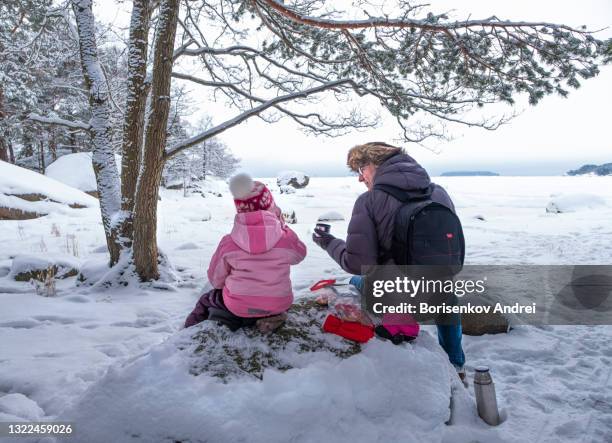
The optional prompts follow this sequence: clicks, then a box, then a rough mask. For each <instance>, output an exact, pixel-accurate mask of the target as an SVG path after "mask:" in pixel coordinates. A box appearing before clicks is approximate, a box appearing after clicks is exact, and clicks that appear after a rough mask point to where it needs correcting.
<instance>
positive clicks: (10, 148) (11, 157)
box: [6, 139, 15, 164]
mask: <svg viewBox="0 0 612 443" xmlns="http://www.w3.org/2000/svg"><path fill="white" fill-rule="evenodd" d="M6 143H7V145H8V151H9V161H10V162H11V163H13V164H15V151H14V150H13V142H12V141H11V139H7V141H6Z"/></svg>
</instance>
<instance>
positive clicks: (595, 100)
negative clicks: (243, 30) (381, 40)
mask: <svg viewBox="0 0 612 443" xmlns="http://www.w3.org/2000/svg"><path fill="white" fill-rule="evenodd" d="M429 3H430V4H431V10H432V11H433V12H434V13H439V12H444V11H451V10H452V14H453V17H454V18H458V19H462V18H467V17H468V15H470V14H471V18H473V19H475V18H486V17H489V16H491V15H496V16H497V17H499V18H500V19H515V20H529V21H536V20H537V21H548V22H556V23H564V24H568V25H572V26H576V27H577V26H580V25H583V24H584V25H587V27H588V28H589V29H591V30H594V29H601V28H606V27H609V26H611V25H612V1H611V0H582V1H579V2H578V1H575V0H572V1H569V0H557V1H554V0H539V1H533V0H513V1H506V2H492V1H490V0H489V1H485V0H461V2H457V1H452V0H431V1H430V2H429ZM100 4H101V3H100V1H99V0H98V4H97V6H98V10H100V9H101V8H100V7H99V5H100ZM103 14H106V15H107V17H106V18H107V20H111V21H112V19H113V16H108V12H105V13H103ZM114 17H115V20H119V19H117V18H116V17H117V16H116V15H115V16H114ZM610 36H612V31H611V30H610V29H606V30H604V31H602V32H601V33H599V34H597V37H599V38H607V37H610ZM196 91H197V89H196V88H195V87H194V92H196ZM192 96H196V97H197V92H196V93H195V94H192ZM194 104H195V105H196V106H197V107H198V108H199V109H201V110H203V111H204V110H206V109H210V104H209V103H206V102H202V103H198V101H197V99H195V101H194ZM611 106H612V66H606V67H603V68H602V72H601V74H600V75H599V76H598V77H597V78H595V79H591V80H588V81H584V82H583V85H582V87H581V88H580V89H578V90H577V91H571V92H570V95H569V97H568V98H566V99H563V98H560V97H557V96H550V97H546V98H545V99H544V100H542V101H541V102H540V104H539V105H538V106H536V107H531V106H528V105H527V104H524V103H523V104H521V105H518V106H516V108H515V110H516V111H518V112H520V115H519V116H518V117H516V118H515V119H514V120H512V121H511V122H510V123H509V124H507V125H506V126H503V127H501V128H500V129H498V130H496V131H486V130H484V129H479V128H466V127H460V128H456V127H455V128H453V130H452V131H451V134H452V136H453V137H454V139H453V140H452V141H450V142H440V143H434V144H432V145H431V146H430V148H433V150H434V151H437V152H436V153H434V152H432V151H431V150H427V149H425V148H423V147H420V146H417V145H409V144H405V145H402V146H404V147H405V148H406V149H407V151H408V152H409V153H410V154H411V155H412V156H413V157H415V158H416V159H417V160H418V161H419V162H421V163H422V164H423V165H424V166H425V167H427V168H428V169H429V171H430V173H431V174H432V175H437V174H439V173H441V172H444V171H452V170H455V171H456V170H491V171H495V172H499V173H501V174H504V175H557V174H562V173H564V172H565V171H567V170H568V169H572V168H577V167H579V166H580V165H582V164H584V163H604V162H612V141H611V131H610V126H611V124H610V116H611V115H612V113H611V112H610V107H611ZM485 110H486V111H489V110H487V108H485ZM490 111H491V112H493V111H497V110H496V109H490ZM507 111H511V109H507ZM213 112H214V110H213ZM213 115H214V114H213ZM383 115H384V114H383ZM385 120H387V119H383V122H382V124H381V126H380V127H379V128H376V129H373V130H368V131H366V132H357V131H355V132H354V133H352V134H350V135H347V136H343V137H338V138H332V139H330V138H327V137H314V136H307V135H304V134H303V133H301V132H300V130H299V129H298V127H297V126H296V125H295V124H293V123H291V122H290V121H288V120H283V121H281V122H279V123H275V124H274V125H268V124H266V123H263V122H261V121H259V120H258V119H251V120H250V121H249V122H247V123H246V124H242V125H240V126H238V127H236V128H233V129H231V130H229V131H227V132H225V133H224V134H223V135H222V136H221V138H222V140H223V141H225V142H226V143H227V144H228V145H229V147H230V148H231V149H232V151H233V152H234V153H235V154H236V155H237V156H239V157H240V158H241V159H242V167H243V169H244V170H246V171H248V172H250V173H252V174H253V175H256V176H273V175H275V174H276V173H277V172H278V171H280V170H283V169H298V170H302V171H305V172H306V173H310V174H312V175H344V174H345V173H346V171H347V170H346V167H345V159H346V151H347V150H348V149H349V148H350V147H351V146H353V145H355V144H358V143H363V142H368V141H375V140H379V141H389V142H392V141H393V140H394V139H397V137H398V134H399V131H398V128H397V126H396V125H394V124H393V122H392V121H391V120H390V119H388V121H385Z"/></svg>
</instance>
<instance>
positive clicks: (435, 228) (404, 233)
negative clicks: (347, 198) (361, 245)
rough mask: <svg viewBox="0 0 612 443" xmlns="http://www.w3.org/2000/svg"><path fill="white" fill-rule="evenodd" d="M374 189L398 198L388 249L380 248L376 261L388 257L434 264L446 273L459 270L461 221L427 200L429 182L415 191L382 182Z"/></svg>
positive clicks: (413, 263)
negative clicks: (425, 186) (391, 237)
mask: <svg viewBox="0 0 612 443" xmlns="http://www.w3.org/2000/svg"><path fill="white" fill-rule="evenodd" d="M374 189H378V190H380V191H383V192H385V193H387V194H389V195H391V196H392V197H394V198H395V199H397V200H399V201H400V202H402V206H400V208H399V209H398V210H397V212H396V213H395V223H394V228H393V241H392V243H391V245H392V246H391V250H390V251H383V253H382V254H381V255H380V256H379V261H378V263H379V264H384V263H385V262H387V261H388V259H390V258H392V259H393V261H394V262H395V264H396V265H411V266H435V267H436V268H437V269H444V270H445V272H444V274H446V275H455V274H457V273H459V271H461V269H462V267H463V260H464V258H465V239H464V237H463V229H462V227H461V222H460V221H459V217H457V215H456V214H455V213H454V212H453V211H452V210H451V209H450V208H448V207H446V206H444V205H442V204H440V203H436V202H434V201H432V200H431V194H432V192H433V186H432V185H430V186H429V187H428V188H425V189H421V190H415V191H406V190H404V189H400V188H396V187H395V186H390V185H382V184H377V185H374Z"/></svg>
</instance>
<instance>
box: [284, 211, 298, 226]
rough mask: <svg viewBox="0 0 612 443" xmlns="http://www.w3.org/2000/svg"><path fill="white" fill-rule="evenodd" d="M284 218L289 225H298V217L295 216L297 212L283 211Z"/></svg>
mask: <svg viewBox="0 0 612 443" xmlns="http://www.w3.org/2000/svg"><path fill="white" fill-rule="evenodd" d="M283 218H284V219H285V223H289V224H291V225H293V224H295V223H297V216H296V215H295V211H292V210H289V211H283Z"/></svg>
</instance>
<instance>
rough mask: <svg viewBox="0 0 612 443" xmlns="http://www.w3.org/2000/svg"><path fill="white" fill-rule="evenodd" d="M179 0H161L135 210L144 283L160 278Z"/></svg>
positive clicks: (136, 242) (137, 260) (137, 254)
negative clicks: (160, 217)
mask: <svg viewBox="0 0 612 443" xmlns="http://www.w3.org/2000/svg"><path fill="white" fill-rule="evenodd" d="M178 9H179V0H163V1H162V3H161V6H160V12H159V24H158V32H157V39H156V41H155V50H154V56H153V80H152V84H151V112H150V114H149V118H148V121H147V125H146V130H145V146H144V152H143V162H142V168H141V170H140V174H139V177H138V182H137V187H138V189H137V192H136V202H135V207H134V264H135V266H136V272H138V275H139V276H140V279H141V280H143V281H149V280H155V279H158V278H159V270H158V266H157V259H158V250H157V233H156V231H157V198H158V195H159V185H160V182H161V176H162V170H163V168H164V162H165V147H166V139H167V130H166V127H167V123H168V114H169V111H170V83H171V73H172V63H173V60H172V55H173V49H174V38H175V36H176V26H177V21H178Z"/></svg>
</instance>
